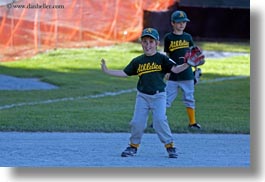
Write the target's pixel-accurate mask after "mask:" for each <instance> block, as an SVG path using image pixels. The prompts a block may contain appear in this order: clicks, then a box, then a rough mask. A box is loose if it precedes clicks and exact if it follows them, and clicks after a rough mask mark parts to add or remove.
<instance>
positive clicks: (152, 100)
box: [101, 28, 189, 158]
mask: <svg viewBox="0 0 265 182" xmlns="http://www.w3.org/2000/svg"><path fill="white" fill-rule="evenodd" d="M141 44H142V48H143V52H144V54H142V55H140V56H138V57H136V58H134V59H132V61H131V62H130V63H129V64H128V65H127V66H126V67H125V68H124V69H123V70H110V69H108V68H107V66H106V63H105V60H104V59H102V60H101V68H102V71H103V72H105V73H106V74H109V75H112V76H120V77H127V76H132V75H138V76H139V80H138V83H137V96H136V103H135V110H134V115H133V118H132V120H131V122H130V126H131V136H130V143H129V146H128V147H127V148H126V149H125V150H124V151H123V152H122V153H121V156H122V157H129V156H134V155H136V152H137V148H138V147H139V145H140V143H141V139H142V136H143V134H144V130H145V128H146V126H147V121H148V116H149V112H150V111H151V113H152V115H153V128H154V129H155V131H156V133H157V135H158V137H159V139H160V141H161V142H162V143H163V144H164V145H165V147H166V150H167V152H168V155H169V157H170V158H177V153H176V149H175V147H174V143H173V137H172V133H171V130H170V127H169V125H168V120H167V116H166V92H165V86H166V84H165V82H164V76H165V74H166V73H169V72H174V73H179V72H181V71H184V70H185V69H187V68H188V67H189V65H188V64H187V63H183V64H181V65H176V63H175V62H174V61H172V60H171V59H170V58H169V57H167V56H166V55H164V54H161V53H159V52H157V46H158V45H159V34H158V32H157V30H156V29H153V28H146V29H144V30H143V32H142V35H141Z"/></svg>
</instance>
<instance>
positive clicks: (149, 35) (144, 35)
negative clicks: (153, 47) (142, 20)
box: [141, 34, 158, 40]
mask: <svg viewBox="0 0 265 182" xmlns="http://www.w3.org/2000/svg"><path fill="white" fill-rule="evenodd" d="M147 36H148V37H152V38H153V39H155V40H158V39H157V37H155V36H154V35H152V34H143V35H142V36H141V38H143V37H147Z"/></svg>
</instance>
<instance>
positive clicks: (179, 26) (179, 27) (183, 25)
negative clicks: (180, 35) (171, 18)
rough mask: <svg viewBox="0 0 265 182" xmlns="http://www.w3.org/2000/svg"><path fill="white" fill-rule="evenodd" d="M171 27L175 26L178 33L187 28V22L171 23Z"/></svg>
mask: <svg viewBox="0 0 265 182" xmlns="http://www.w3.org/2000/svg"><path fill="white" fill-rule="evenodd" d="M171 25H172V26H173V29H174V30H177V31H184V29H185V28H186V25H187V22H185V21H182V22H171Z"/></svg>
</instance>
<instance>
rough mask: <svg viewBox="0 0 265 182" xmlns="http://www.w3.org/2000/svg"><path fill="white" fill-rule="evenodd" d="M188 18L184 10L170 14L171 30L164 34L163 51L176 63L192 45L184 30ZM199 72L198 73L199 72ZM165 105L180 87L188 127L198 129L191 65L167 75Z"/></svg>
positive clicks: (168, 105)
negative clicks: (181, 70) (179, 71)
mask: <svg viewBox="0 0 265 182" xmlns="http://www.w3.org/2000/svg"><path fill="white" fill-rule="evenodd" d="M189 21H190V20H189V19H188V17H187V15H186V13H185V12H184V11H179V10H177V11H175V12H173V13H172V15H171V25H172V27H173V32H170V33H168V34H166V35H165V39H164V51H165V52H166V54H167V55H168V56H169V57H170V58H171V59H173V60H174V61H175V62H176V63H177V64H182V63H183V61H184V55H185V53H186V52H187V50H189V48H190V47H191V46H194V42H193V39H192V36H191V35H190V34H188V33H186V32H184V30H185V28H186V24H187V22H189ZM199 72H200V69H198V68H196V70H195V75H196V76H197V75H198V73H199ZM199 74H200V73H199ZM166 77H167V79H168V81H167V86H166V92H167V107H170V106H171V104H172V102H173V101H174V100H175V98H176V97H177V95H178V89H179V88H180V89H181V91H182V93H183V103H184V105H185V107H186V111H187V115H188V118H189V125H188V126H189V128H195V129H200V128H201V126H200V124H198V123H197V122H196V119H195V99H194V83H196V81H198V80H197V79H194V73H193V70H192V68H191V67H189V68H188V69H186V70H185V71H183V72H181V73H177V74H176V73H174V72H172V73H170V74H168V75H167V76H166Z"/></svg>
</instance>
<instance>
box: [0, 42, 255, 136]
mask: <svg viewBox="0 0 265 182" xmlns="http://www.w3.org/2000/svg"><path fill="white" fill-rule="evenodd" d="M198 44H199V45H200V46H201V47H202V48H203V49H204V50H218V51H235V52H247V53H249V52H250V45H249V43H245V44H242V43H234V44H231V43H206V42H199V43H198ZM159 49H162V48H161V47H160V48H159ZM141 53H142V49H141V46H140V45H139V44H137V43H126V44H119V45H115V46H110V47H101V48H83V49H58V50H54V51H49V52H45V53H42V54H39V55H37V56H35V57H33V58H30V59H25V60H20V61H14V62H1V63H0V73H1V74H8V75H12V76H17V77H34V78H36V77H37V78H40V79H41V80H42V81H46V82H49V83H52V84H55V85H57V86H59V87H60V88H59V89H55V90H48V91H47V90H39V91H1V90H0V107H2V106H5V105H11V104H19V103H23V104H22V106H17V107H13V108H10V109H2V110H0V131H62V132H129V131H130V128H129V121H130V119H131V117H132V113H133V109H134V102H135V94H136V93H135V92H130V93H125V94H121V95H117V96H106V97H101V98H85V97H86V96H91V95H96V94H102V93H104V92H117V91H120V90H126V89H133V88H135V87H136V82H137V79H138V78H137V77H129V78H118V77H110V76H108V75H105V74H103V73H102V72H101V70H100V60H101V58H105V59H106V61H107V64H108V67H109V68H111V69H123V67H124V66H126V65H127V63H128V62H129V61H130V60H131V59H132V58H133V57H135V56H137V55H139V54H141ZM206 61H207V62H206V64H205V65H203V66H202V67H201V68H202V70H203V76H202V78H201V79H202V83H200V84H199V85H197V86H196V93H195V98H196V118H197V121H198V122H199V123H200V124H201V125H202V127H203V129H202V130H201V131H199V133H250V122H251V121H250V56H236V57H229V58H222V59H206ZM236 76H244V78H242V79H235V80H225V81H219V82H210V81H212V80H214V79H218V78H229V77H236ZM207 81H209V82H207ZM203 82H204V83H203ZM181 97H182V96H181V95H179V96H178V98H177V100H176V101H175V102H174V104H173V106H172V107H171V108H169V109H168V119H169V122H170V126H171V129H172V131H173V132H174V133H186V132H193V131H189V130H188V129H187V125H188V120H187V115H186V110H185V107H184V105H183V104H182V102H181ZM61 98H68V100H66V101H58V102H54V103H48V104H44V103H42V102H43V101H46V100H54V99H61ZM69 98H72V100H69ZM34 102H40V103H39V104H33V105H29V104H28V103H34ZM149 122H151V118H150V121H149ZM146 132H153V130H152V129H150V128H148V129H147V131H146ZM197 132H198V131H197Z"/></svg>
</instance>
